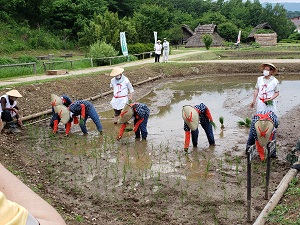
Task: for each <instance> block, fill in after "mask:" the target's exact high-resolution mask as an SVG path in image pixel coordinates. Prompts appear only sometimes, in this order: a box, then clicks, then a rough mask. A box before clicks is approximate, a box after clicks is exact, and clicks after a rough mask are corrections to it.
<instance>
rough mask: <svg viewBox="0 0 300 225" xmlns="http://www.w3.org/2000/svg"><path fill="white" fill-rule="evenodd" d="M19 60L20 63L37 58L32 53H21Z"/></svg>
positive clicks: (35, 60)
mask: <svg viewBox="0 0 300 225" xmlns="http://www.w3.org/2000/svg"><path fill="white" fill-rule="evenodd" d="M17 60H18V62H19V63H30V62H37V61H38V60H37V58H36V57H33V56H31V55H21V56H19V57H18V59H17Z"/></svg>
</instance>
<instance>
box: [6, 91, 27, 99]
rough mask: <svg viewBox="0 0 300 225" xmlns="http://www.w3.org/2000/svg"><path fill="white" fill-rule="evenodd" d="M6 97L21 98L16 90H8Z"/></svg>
mask: <svg viewBox="0 0 300 225" xmlns="http://www.w3.org/2000/svg"><path fill="white" fill-rule="evenodd" d="M6 94H7V95H9V96H12V97H17V98H21V97H23V96H22V95H21V94H20V92H18V91H17V90H10V91H8V92H6Z"/></svg>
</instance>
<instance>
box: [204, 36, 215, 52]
mask: <svg viewBox="0 0 300 225" xmlns="http://www.w3.org/2000/svg"><path fill="white" fill-rule="evenodd" d="M202 41H203V42H204V44H205V48H206V49H207V50H208V49H209V48H210V46H211V44H212V42H213V40H212V37H211V35H209V34H204V35H203V36H202Z"/></svg>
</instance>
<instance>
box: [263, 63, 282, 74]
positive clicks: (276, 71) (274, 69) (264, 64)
mask: <svg viewBox="0 0 300 225" xmlns="http://www.w3.org/2000/svg"><path fill="white" fill-rule="evenodd" d="M265 66H271V67H272V68H273V71H274V72H273V74H277V73H278V69H277V67H276V66H274V65H273V64H272V63H263V64H261V65H260V67H259V69H260V71H263V70H264V69H265Z"/></svg>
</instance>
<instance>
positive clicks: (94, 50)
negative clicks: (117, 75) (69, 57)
mask: <svg viewBox="0 0 300 225" xmlns="http://www.w3.org/2000/svg"><path fill="white" fill-rule="evenodd" d="M117 55H118V52H117V51H116V50H115V49H114V47H113V46H112V45H111V44H106V43H105V42H100V41H97V42H96V43H95V44H93V45H91V46H90V50H89V53H88V54H87V57H90V58H103V57H111V56H117Z"/></svg>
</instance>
